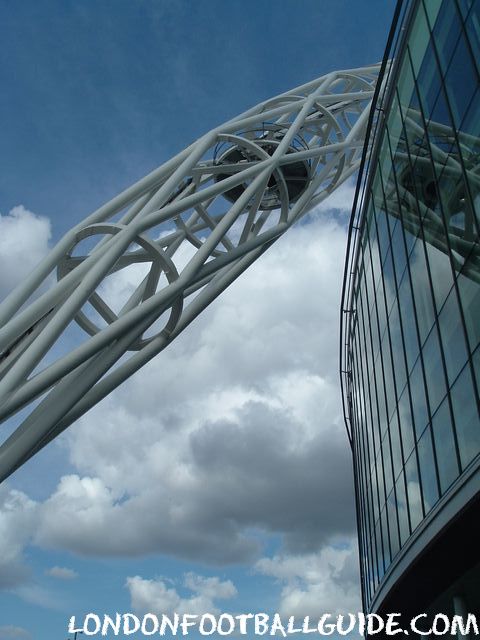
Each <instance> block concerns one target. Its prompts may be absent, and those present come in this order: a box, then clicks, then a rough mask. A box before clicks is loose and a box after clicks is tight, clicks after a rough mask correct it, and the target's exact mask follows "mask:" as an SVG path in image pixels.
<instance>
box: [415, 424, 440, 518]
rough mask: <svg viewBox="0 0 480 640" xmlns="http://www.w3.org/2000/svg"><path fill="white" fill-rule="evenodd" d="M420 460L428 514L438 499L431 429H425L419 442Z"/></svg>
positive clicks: (424, 498)
mask: <svg viewBox="0 0 480 640" xmlns="http://www.w3.org/2000/svg"><path fill="white" fill-rule="evenodd" d="M418 462H419V465H420V476H421V479H422V491H423V507H424V509H425V514H427V513H428V512H429V511H430V509H431V508H432V507H433V506H434V504H435V503H436V502H437V500H438V486H437V476H436V472H435V460H434V458H433V448H432V436H431V434H430V429H425V431H424V432H423V435H422V437H421V438H420V440H419V442H418Z"/></svg>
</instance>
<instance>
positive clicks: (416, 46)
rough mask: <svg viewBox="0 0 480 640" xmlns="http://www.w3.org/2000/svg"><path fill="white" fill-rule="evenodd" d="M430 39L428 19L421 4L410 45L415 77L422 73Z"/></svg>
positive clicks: (411, 34)
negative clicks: (422, 65)
mask: <svg viewBox="0 0 480 640" xmlns="http://www.w3.org/2000/svg"><path fill="white" fill-rule="evenodd" d="M429 38H430V30H429V28H428V24H427V19H426V17H425V13H424V10H423V6H422V5H421V4H419V6H418V9H417V14H416V16H415V20H414V23H413V26H412V30H411V33H410V39H409V43H408V46H409V49H410V57H411V59H412V67H413V72H414V74H415V75H418V72H419V71H420V67H421V64H422V61H423V58H424V56H425V50H426V48H427V45H428V41H429Z"/></svg>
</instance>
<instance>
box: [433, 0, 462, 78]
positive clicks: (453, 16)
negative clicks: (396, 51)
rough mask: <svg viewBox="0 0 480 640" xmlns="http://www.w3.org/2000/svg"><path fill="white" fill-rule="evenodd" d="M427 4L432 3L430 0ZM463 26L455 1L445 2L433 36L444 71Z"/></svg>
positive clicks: (448, 0)
mask: <svg viewBox="0 0 480 640" xmlns="http://www.w3.org/2000/svg"><path fill="white" fill-rule="evenodd" d="M427 4H430V0H428V1H427ZM432 17H433V16H429V18H432ZM430 24H433V21H431V22H430ZM461 28H462V27H461V22H460V18H459V16H458V13H457V9H456V6H455V2H451V0H447V2H443V3H442V7H441V9H440V12H439V14H438V17H437V20H436V22H435V25H434V27H433V38H434V40H435V44H436V46H437V50H438V56H439V58H440V66H441V67H442V70H443V72H444V73H445V71H446V70H447V67H448V64H449V62H450V60H451V58H452V54H453V51H454V49H455V45H456V44H457V41H458V38H459V37H460V33H461Z"/></svg>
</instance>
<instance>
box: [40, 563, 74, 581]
mask: <svg viewBox="0 0 480 640" xmlns="http://www.w3.org/2000/svg"><path fill="white" fill-rule="evenodd" d="M45 575H47V576H50V577H51V578H58V579H59V580H74V579H75V578H78V573H77V572H76V571H74V570H73V569H69V568H68V567H57V566H55V567H51V568H50V569H47V570H46V571H45Z"/></svg>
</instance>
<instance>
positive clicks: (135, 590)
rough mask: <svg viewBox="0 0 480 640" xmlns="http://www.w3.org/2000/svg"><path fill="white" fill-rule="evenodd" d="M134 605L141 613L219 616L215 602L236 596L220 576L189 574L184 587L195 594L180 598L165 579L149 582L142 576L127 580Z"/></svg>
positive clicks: (230, 586)
mask: <svg viewBox="0 0 480 640" xmlns="http://www.w3.org/2000/svg"><path fill="white" fill-rule="evenodd" d="M126 586H127V588H128V590H129V592H130V601H131V606H132V609H133V610H134V611H138V612H141V613H157V614H161V613H164V614H166V615H172V614H173V613H178V614H179V615H182V614H183V613H190V614H197V615H202V614H204V613H218V612H219V609H218V607H217V606H216V604H215V601H216V600H220V599H222V600H225V599H229V598H233V597H234V596H236V595H237V590H236V588H235V586H234V584H233V583H232V581H231V580H224V581H222V580H220V578H218V577H217V576H215V577H210V578H206V577H203V576H199V575H197V574H195V573H187V574H186V575H185V577H184V585H183V586H184V587H185V588H186V589H188V590H189V591H191V592H193V593H192V595H190V596H188V597H181V596H180V595H179V593H178V592H177V590H176V589H175V588H174V587H168V586H167V585H166V583H165V581H163V580H146V579H144V578H141V577H140V576H134V577H129V578H127V581H126Z"/></svg>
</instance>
